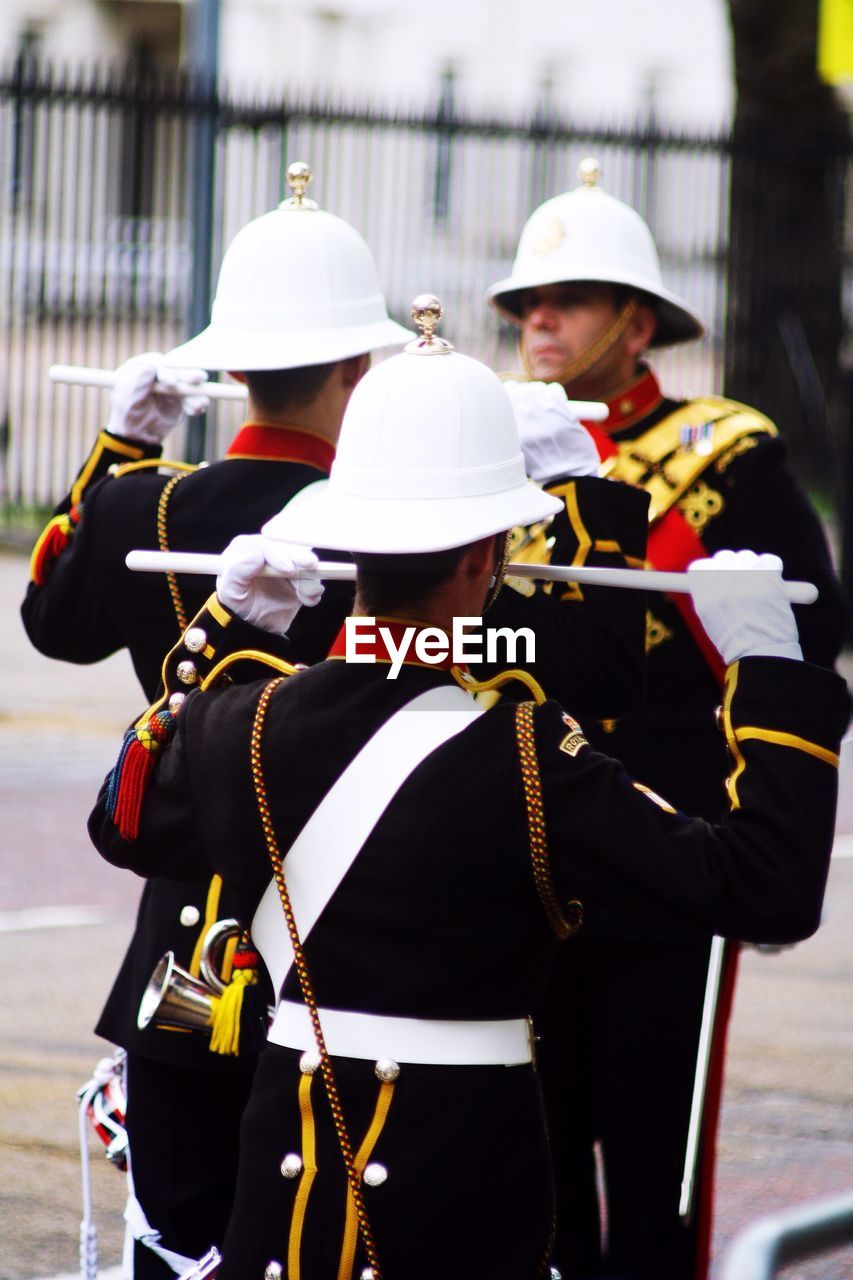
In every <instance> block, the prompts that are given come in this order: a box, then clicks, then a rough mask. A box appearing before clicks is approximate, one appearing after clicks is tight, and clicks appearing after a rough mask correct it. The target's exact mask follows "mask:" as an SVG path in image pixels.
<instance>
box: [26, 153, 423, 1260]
mask: <svg viewBox="0 0 853 1280" xmlns="http://www.w3.org/2000/svg"><path fill="white" fill-rule="evenodd" d="M303 169H304V167H303V166H295V167H294V168H293V171H292V173H291V175H289V176H290V177H291V178H292V185H293V188H294V192H295V194H294V195H293V196H292V197H291V198H290V199H289V200H287V201H285V202H284V204H283V205H282V206H281V207H280V208H279V209H277V210H275V211H274V212H272V213H268V214H266V215H264V216H263V217H261V218H258V219H256V220H255V221H253V222H251V223H249V224H248V225H247V226H246V227H244V228H243V229H242V230H241V231H240V232H239V233H238V235H237V236H236V237H235V239H234V240H233V241H232V243H231V245H230V246H229V247H228V250H227V252H226V254H225V257H224V259H223V263H222V268H221V272H220V276H219V281H218V287H217V293H216V299H215V301H214V305H213V313H212V319H211V324H210V326H209V327H208V328H207V329H206V330H205V331H204V332H203V333H202V334H200V335H198V336H197V337H196V338H194V339H192V340H191V341H190V342H189V343H187V344H186V345H185V346H184V347H182V348H178V349H177V350H175V351H173V352H171V353H169V355H167V356H160V355H158V354H157V353H149V354H147V355H144V356H139V357H135V358H134V359H132V360H130V361H128V362H127V363H126V364H125V365H124V366H122V368H120V369H119V370H118V374H117V380H116V385H115V387H114V388H113V392H112V398H111V400H112V402H111V414H110V419H109V421H108V423H107V428H106V430H105V431H103V432H101V434H100V436H99V437H98V440H97V443H96V445H95V447H94V449H93V451H92V453H91V455H90V456H89V458H88V459H87V461H86V462H85V463H84V465H83V467H82V469H81V471H80V473H79V475H78V477H77V479H76V481H75V483H74V485H73V487H72V489H71V492H70V494H69V495H68V497H67V498H66V499H65V500H64V501H63V502H62V503H61V504H60V506H59V508H58V511H57V515H56V516H55V517H54V519H53V520H52V521H51V523H50V525H49V526H48V528H47V529H46V530H45V532H44V534H43V535H42V537H41V538H40V540H39V543H38V544H37V546H36V549H35V551H34V553H33V560H32V578H33V581H32V583H31V585H30V587H29V590H28V593H27V596H26V599H25V601H24V604H23V608H22V614H23V619H24V625H25V627H26V630H27V634H28V635H29V637H30V639H31V640H32V642H33V644H34V645H35V646H36V647H37V648H38V649H39V650H40V651H41V652H42V653H45V654H47V655H48V656H49V657H55V658H62V659H64V660H66V661H70V662H86V663H88V662H97V661H98V660H100V659H101V658H103V657H106V656H107V655H108V654H111V653H113V652H115V651H116V650H118V649H120V648H126V649H127V650H128V652H129V654H130V657H131V659H132V661H133V665H134V669H135V670H136V673H137V675H138V677H139V680H140V683H141V684H142V687H143V689H144V691H145V694H146V696H147V697H148V698H149V699H153V698H154V697H155V696H156V693H157V689H158V686H159V685H160V673H161V667H162V662H163V656H164V654H166V653H167V652H168V651H169V649H170V648H171V647H172V645H173V644H174V643H175V639H176V637H177V636H178V635H180V633H181V632H182V631H183V630H184V628H185V627H186V625H187V621H188V620H189V619H191V618H192V617H193V615H194V614H195V613H196V612H197V611H198V609H199V607H200V605H201V603H202V602H203V600H204V598H205V596H206V594H207V590H208V584H206V583H205V581H204V579H200V578H192V577H180V576H178V577H176V576H175V575H169V578H168V580H167V579H166V578H165V577H163V576H161V575H148V574H142V575H141V574H133V573H131V572H130V571H129V570H128V569H127V568H126V566H125V556H126V554H127V552H128V551H130V550H133V549H134V548H150V547H154V546H159V547H160V548H161V549H166V548H172V549H184V550H192V551H215V552H218V551H221V550H222V549H223V548H224V547H225V546H226V545H227V544H228V543H229V542H230V540H231V539H232V538H233V537H234V536H235V535H237V534H239V533H243V532H249V533H255V532H256V531H257V529H259V528H260V526H261V525H262V524H263V522H264V521H265V520H266V519H268V518H269V517H270V516H271V515H273V514H274V513H275V512H277V511H279V510H280V508H281V506H282V505H283V504H284V503H285V502H287V500H288V499H289V498H290V497H291V496H292V495H293V494H295V493H297V492H298V491H299V490H301V489H302V488H303V487H304V486H306V485H308V484H310V483H312V482H313V481H315V480H318V479H321V478H322V477H323V476H325V475H327V474H328V470H329V467H330V465H331V461H332V458H333V456H334V451H335V443H336V440H337V435H338V432H339V430H340V423H341V418H342V415H343V411H344V408H345V406H346V403H347V400H348V398H349V395H350V394H351V392H352V389H353V387H354V386H355V384H356V383H357V382H358V379H359V378H360V377H361V375H362V374H363V373H364V371H365V369H366V367H367V365H368V363H369V355H368V354H367V353H369V352H370V351H371V350H372V349H373V348H376V347H379V346H383V345H388V344H392V343H399V342H401V341H403V340H405V339H406V338H407V337H408V336H409V334H408V333H407V331H406V330H405V329H403V328H402V327H401V326H399V325H397V324H396V323H394V322H393V321H392V320H390V319H389V317H388V315H387V312H386V309H385V304H384V300H383V297H382V293H381V290H380V287H379V283H378V279H377V275H376V269H375V266H374V263H373V259H372V256H371V254H370V251H369V249H368V247H367V245H366V244H365V243H364V241H363V240H362V239H361V237H360V236H359V235H358V233H357V232H356V231H355V230H354V229H353V228H352V227H351V226H349V224H348V223H345V222H343V221H342V220H341V219H339V218H336V217H334V216H333V215H332V214H329V213H326V212H324V211H322V210H320V209H318V208H317V206H316V205H315V204H313V202H311V201H306V200H305V199H304V196H303V194H302V191H303V189H304V184H305V179H306V174H305V173H304V171H303ZM330 262H334V264H335V272H334V273H333V275H330V273H329V270H328V267H329V263H330ZM161 364H163V365H166V366H169V367H170V369H171V372H169V371H168V370H167V371H166V372H164V373H163V375H162V379H161V385H160V386H159V387H155V380H156V378H157V372H158V366H159V365H161ZM182 366H201V368H200V369H199V370H198V371H197V372H196V371H192V370H191V371H190V372H189V373H187V371H186V369H185V368H184V369H183V370H182V372H180V373H176V372H175V370H176V369H177V368H179V367H182ZM203 369H230V370H238V371H243V372H241V373H238V374H237V375H236V376H238V377H239V378H241V380H243V381H245V382H246V384H247V387H248V393H249V399H248V417H247V421H246V423H245V424H244V425H243V426H242V427H241V428H240V430H239V431H238V433H237V435H236V436H235V438H234V440H233V441H232V443H231V445H230V447H229V449H228V451H227V455H226V457H225V458H224V459H222V460H220V461H217V462H214V463H212V464H211V465H210V466H205V467H203V468H199V469H194V468H189V467H186V466H184V465H182V464H177V465H176V466H172V465H171V464H169V463H165V462H162V460H161V451H162V440H163V438H164V436H165V435H166V434H167V432H168V431H169V430H171V429H172V428H173V427H174V426H176V425H177V423H178V421H179V420H180V418H181V415H182V404H181V399H180V397H178V396H176V395H166V394H163V391H164V390H165V388H167V387H168V386H169V385H175V382H176V378H180V380H181V381H184V382H186V381H193V380H196V381H198V380H199V379H201V378H203V377H204V374H203V372H202V370H203ZM199 407H201V402H198V401H196V402H193V401H192V400H191V402H190V404H189V408H190V409H194V408H195V409H197V408H199ZM161 463H162V465H161ZM116 468H118V470H116ZM111 473H113V474H111ZM309 595H310V588H309ZM350 599H351V591H350V589H349V588H343V594H342V593H341V590H340V589H339V590H338V592H337V593H335V592H334V591H332V592H330V593H328V594H327V597H326V599H325V600H324V601H323V603H322V604H321V605H320V606H319V608H318V609H316V610H311V611H310V612H307V613H305V614H304V615H302V617H301V618H300V619H298V620H297V622H296V624H295V626H294V629H293V632H292V637H291V639H292V646H293V651H294V652H295V653H297V654H298V656H299V659H300V661H303V662H308V663H310V662H314V661H318V660H319V659H321V658H323V657H324V656H325V653H326V650H327V648H328V645H329V642H330V640H331V638H332V637H333V636H334V634H335V632H336V630H337V627H338V624H339V620H340V617H341V614H342V613H343V612H345V611H346V608H347V607H348V603H349V601H350ZM200 643H201V644H202V647H203V641H202V642H200ZM184 678H185V680H186V681H187V683H186V684H185V685H184V686H182V687H183V688H184V689H185V690H186V689H188V688H189V687H191V684H192V681H193V680H194V679H195V672H194V669H193V668H192V666H191V665H190V666H188V667H187V668H186V669H185V672H184ZM233 915H234V910H233V906H232V904H231V902H230V900H229V895H228V892H227V890H226V891H224V892H223V890H222V887H221V882H220V881H219V879H218V877H215V878H214V879H213V880H212V881H211V879H210V877H209V876H207V877H206V878H204V879H202V878H201V872H199V876H198V877H195V876H187V877H186V878H185V881H184V882H183V883H175V882H174V881H171V882H170V881H166V880H162V879H157V880H151V881H149V882H148V883H147V884H146V886H145V888H144V890H143V894H142V900H141V903H140V907H139V914H138V918H137V922H136V928H135V932H134V934H133V938H132V940H131V943H130V947H129V949H128V952H127V955H126V957H125V961H124V963H123V965H122V968H121V971H120V972H119V974H118V977H117V979H116V982H115V985H114V987H113V990H112V992H111V994H110V996H109V999H108V1001H107V1004H106V1007H105V1008H104V1011H103V1013H102V1015H101V1018H100V1021H99V1022H98V1026H97V1031H98V1033H99V1034H100V1035H102V1036H104V1037H105V1038H106V1039H108V1040H110V1041H112V1042H113V1043H115V1044H119V1045H121V1046H123V1047H124V1048H125V1049H126V1050H127V1053H128V1059H127V1079H126V1088H127V1128H128V1134H129V1139H130V1149H131V1160H132V1170H131V1172H132V1178H133V1183H132V1186H131V1188H130V1199H129V1203H128V1211H127V1217H128V1223H129V1236H128V1238H129V1239H130V1236H131V1235H132V1236H133V1237H134V1238H135V1241H136V1244H135V1247H134V1265H135V1272H134V1274H135V1275H136V1277H137V1278H138V1280H147V1278H148V1277H151V1280H160V1278H162V1277H168V1276H171V1275H173V1274H174V1273H176V1272H177V1273H180V1272H181V1271H182V1270H184V1269H185V1268H186V1267H187V1266H188V1265H190V1263H191V1262H192V1261H194V1260H195V1259H196V1258H197V1257H198V1255H199V1253H200V1252H201V1251H202V1250H203V1249H205V1248H206V1247H207V1246H208V1245H209V1244H210V1243H211V1242H212V1241H214V1240H219V1239H220V1238H221V1237H220V1235H219V1234H218V1232H219V1230H220V1227H221V1224H222V1223H223V1222H224V1220H225V1219H226V1218H227V1214H228V1210H229V1208H230V1204H231V1198H232V1195H233V1183H234V1169H235V1167H236V1152H237V1139H238V1130H239V1119H240V1115H241V1113H242V1109H243V1106H244V1104H245V1099H246V1096H247V1094H248V1089H249V1085H250V1082H251V1077H252V1072H253V1070H254V1065H255V1062H256V1052H257V1045H255V1046H254V1048H253V1047H252V1046H246V1045H244V1046H243V1048H244V1052H243V1053H242V1054H238V1053H235V1052H234V1051H235V1048H239V1045H237V1046H235V1045H234V1043H233V1040H231V1041H230V1043H229V1039H228V1038H227V1037H226V1040H225V1043H224V1045H223V1050H222V1053H221V1054H220V1053H214V1052H211V1048H210V1045H211V1040H210V1039H208V1038H206V1037H205V1036H203V1035H202V1036H196V1035H190V1034H187V1033H182V1032H180V1031H174V1030H169V1029H165V1028H162V1027H157V1026H156V1025H150V1026H148V1027H146V1028H145V1029H144V1030H141V1029H140V1028H139V1027H138V1026H137V1011H138V1009H139V1004H140V999H141V996H142V994H143V992H144V990H145V988H146V985H147V983H148V981H149V979H150V977H151V974H152V970H153V969H154V966H155V965H156V964H157V962H158V961H159V959H160V957H161V956H162V955H163V954H164V953H165V952H166V951H170V950H171V951H173V952H174V953H175V956H176V959H177V962H178V963H179V964H180V965H181V966H183V967H184V968H186V969H188V970H189V971H190V972H191V973H192V974H193V975H194V976H197V975H198V973H199V967H200V963H201V959H202V949H203V943H204V939H205V936H206V935H207V933H208V931H209V930H210V929H211V928H212V927H213V926H214V925H216V923H217V922H218V921H222V920H227V919H228V918H230V917H233ZM233 949H234V943H233V941H232V942H231V943H229V944H228V945H227V948H226V951H225V954H224V957H221V959H222V960H223V961H224V976H226V977H228V976H230V975H229V971H230V973H231V974H232V975H234V976H236V977H237V982H236V985H235V984H232V985H231V990H230V994H229V1004H228V1006H224V1005H223V1008H225V1007H231V1011H232V1012H233V1006H230V999H231V997H233V998H234V999H235V1000H236V1001H237V1004H238V1005H239V1003H240V996H241V994H242V993H241V987H242V986H244V981H243V980H244V979H245V977H246V973H245V972H244V971H241V967H240V966H241V965H243V966H245V965H246V964H249V965H250V963H251V956H250V955H242V954H240V952H239V951H238V953H237V956H236V958H234V957H232V954H231V953H232V952H233ZM213 1043H214V1044H215V1043H216V1041H215V1040H214V1041H213ZM143 1246H144V1247H143Z"/></svg>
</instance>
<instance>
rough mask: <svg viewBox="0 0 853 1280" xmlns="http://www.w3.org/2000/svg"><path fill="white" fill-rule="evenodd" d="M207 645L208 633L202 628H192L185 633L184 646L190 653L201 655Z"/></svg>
mask: <svg viewBox="0 0 853 1280" xmlns="http://www.w3.org/2000/svg"><path fill="white" fill-rule="evenodd" d="M206 644H207V632H206V631H205V630H204V629H203V628H202V627H190V628H189V630H188V631H186V632H185V633H184V645H185V646H186V648H187V649H189V651H190V653H201V651H202V649H203V648H204V646H205V645H206Z"/></svg>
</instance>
